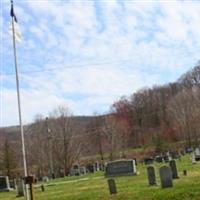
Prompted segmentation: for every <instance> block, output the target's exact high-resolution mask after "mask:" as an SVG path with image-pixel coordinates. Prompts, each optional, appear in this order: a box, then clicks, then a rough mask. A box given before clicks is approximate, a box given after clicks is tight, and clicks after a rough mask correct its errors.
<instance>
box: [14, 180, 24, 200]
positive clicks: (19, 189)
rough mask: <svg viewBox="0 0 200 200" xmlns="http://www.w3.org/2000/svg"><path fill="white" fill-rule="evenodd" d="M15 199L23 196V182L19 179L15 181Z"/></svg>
mask: <svg viewBox="0 0 200 200" xmlns="http://www.w3.org/2000/svg"><path fill="white" fill-rule="evenodd" d="M16 186H17V187H16V188H17V197H22V196H24V194H25V190H24V181H23V179H21V178H18V179H16Z"/></svg>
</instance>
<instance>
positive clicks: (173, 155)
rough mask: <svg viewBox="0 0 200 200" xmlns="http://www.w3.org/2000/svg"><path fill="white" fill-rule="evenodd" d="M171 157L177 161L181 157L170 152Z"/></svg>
mask: <svg viewBox="0 0 200 200" xmlns="http://www.w3.org/2000/svg"><path fill="white" fill-rule="evenodd" d="M171 157H172V159H179V158H180V157H181V155H180V154H179V152H177V151H172V152H171Z"/></svg>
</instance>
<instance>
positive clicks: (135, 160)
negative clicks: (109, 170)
mask: <svg viewBox="0 0 200 200" xmlns="http://www.w3.org/2000/svg"><path fill="white" fill-rule="evenodd" d="M133 160H135V165H136V166H137V159H136V158H133Z"/></svg>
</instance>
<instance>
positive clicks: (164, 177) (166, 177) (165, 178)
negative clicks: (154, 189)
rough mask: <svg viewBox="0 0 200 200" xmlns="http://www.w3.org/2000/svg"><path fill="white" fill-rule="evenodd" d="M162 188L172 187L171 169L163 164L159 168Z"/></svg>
mask: <svg viewBox="0 0 200 200" xmlns="http://www.w3.org/2000/svg"><path fill="white" fill-rule="evenodd" d="M159 173H160V182H161V187H162V188H167V187H173V182H172V180H173V179H172V171H171V168H170V167H167V166H163V167H161V168H160V170H159Z"/></svg>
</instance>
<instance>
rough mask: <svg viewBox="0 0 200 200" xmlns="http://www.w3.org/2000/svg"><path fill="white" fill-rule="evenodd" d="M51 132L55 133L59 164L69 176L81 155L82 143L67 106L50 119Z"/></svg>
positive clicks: (55, 148)
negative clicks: (74, 163) (77, 135)
mask: <svg viewBox="0 0 200 200" xmlns="http://www.w3.org/2000/svg"><path fill="white" fill-rule="evenodd" d="M50 120H51V123H50V126H51V130H52V132H54V135H55V136H56V138H54V141H55V143H54V151H55V152H56V153H57V156H56V157H57V163H59V162H61V163H62V166H63V169H64V173H65V175H68V173H69V170H70V168H71V166H72V164H73V162H74V161H75V160H76V159H77V158H78V156H79V155H80V150H81V143H80V141H79V139H78V137H76V135H75V133H76V129H75V124H74V122H73V120H72V113H71V112H70V111H69V109H68V108H67V107H65V106H59V107H58V109H56V110H55V111H54V112H53V114H51V117H50Z"/></svg>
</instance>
